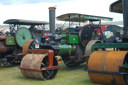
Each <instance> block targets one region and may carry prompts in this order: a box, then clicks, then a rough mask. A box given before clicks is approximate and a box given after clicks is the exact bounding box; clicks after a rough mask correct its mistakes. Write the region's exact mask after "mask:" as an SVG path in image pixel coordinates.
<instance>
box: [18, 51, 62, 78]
mask: <svg viewBox="0 0 128 85" xmlns="http://www.w3.org/2000/svg"><path fill="white" fill-rule="evenodd" d="M31 52H33V50H31ZM36 52H41V50H35V51H34V54H26V55H25V56H24V57H23V59H22V61H21V64H20V67H19V68H20V69H21V72H22V74H23V75H24V76H25V77H29V78H34V79H40V80H48V79H53V78H54V77H55V76H56V74H57V72H58V69H59V68H60V67H59V66H58V62H57V60H56V59H55V57H54V56H53V54H51V53H46V50H45V51H44V52H45V53H44V54H37V53H36ZM52 52H53V51H52Z"/></svg>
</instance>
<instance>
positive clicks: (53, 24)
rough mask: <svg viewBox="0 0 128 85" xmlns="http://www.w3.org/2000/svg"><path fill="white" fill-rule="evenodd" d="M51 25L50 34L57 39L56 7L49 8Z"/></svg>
mask: <svg viewBox="0 0 128 85" xmlns="http://www.w3.org/2000/svg"><path fill="white" fill-rule="evenodd" d="M48 9H49V24H50V33H52V36H53V37H55V10H56V8H55V7H49V8H48Z"/></svg>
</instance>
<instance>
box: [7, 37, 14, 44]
mask: <svg viewBox="0 0 128 85" xmlns="http://www.w3.org/2000/svg"><path fill="white" fill-rule="evenodd" d="M6 45H16V42H15V38H14V37H6Z"/></svg>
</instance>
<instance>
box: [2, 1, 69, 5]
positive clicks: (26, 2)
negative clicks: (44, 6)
mask: <svg viewBox="0 0 128 85" xmlns="http://www.w3.org/2000/svg"><path fill="white" fill-rule="evenodd" d="M65 1H69V0H0V4H1V5H16V4H37V3H56V2H65Z"/></svg>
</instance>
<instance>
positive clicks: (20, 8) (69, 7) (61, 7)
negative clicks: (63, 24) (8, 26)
mask: <svg viewBox="0 0 128 85" xmlns="http://www.w3.org/2000/svg"><path fill="white" fill-rule="evenodd" d="M3 1H7V0H3ZM9 1H10V0H9ZM11 1H12V2H13V1H15V0H11ZM17 1H19V0H17ZM21 1H22V0H21ZM23 1H25V0H23ZM26 1H29V0H26ZM32 1H33V3H34V0H32ZM35 1H37V2H39V1H41V0H35ZM42 1H43V0H42ZM51 1H52V0H51ZM53 1H60V2H54V3H52V2H51V3H48V2H44V3H35V4H20V5H19V4H15V5H0V11H1V14H0V17H1V18H0V24H2V23H3V21H5V20H7V19H28V20H40V21H49V10H48V8H49V7H51V6H56V16H59V15H62V14H65V13H81V14H89V15H96V16H105V17H112V18H114V20H115V21H120V20H121V19H122V15H121V14H117V13H110V12H109V5H110V4H111V3H112V2H113V1H115V0H66V1H64V2H61V1H62V0H53ZM0 3H1V2H0ZM26 3H28V2H26ZM31 3H32V2H31Z"/></svg>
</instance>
